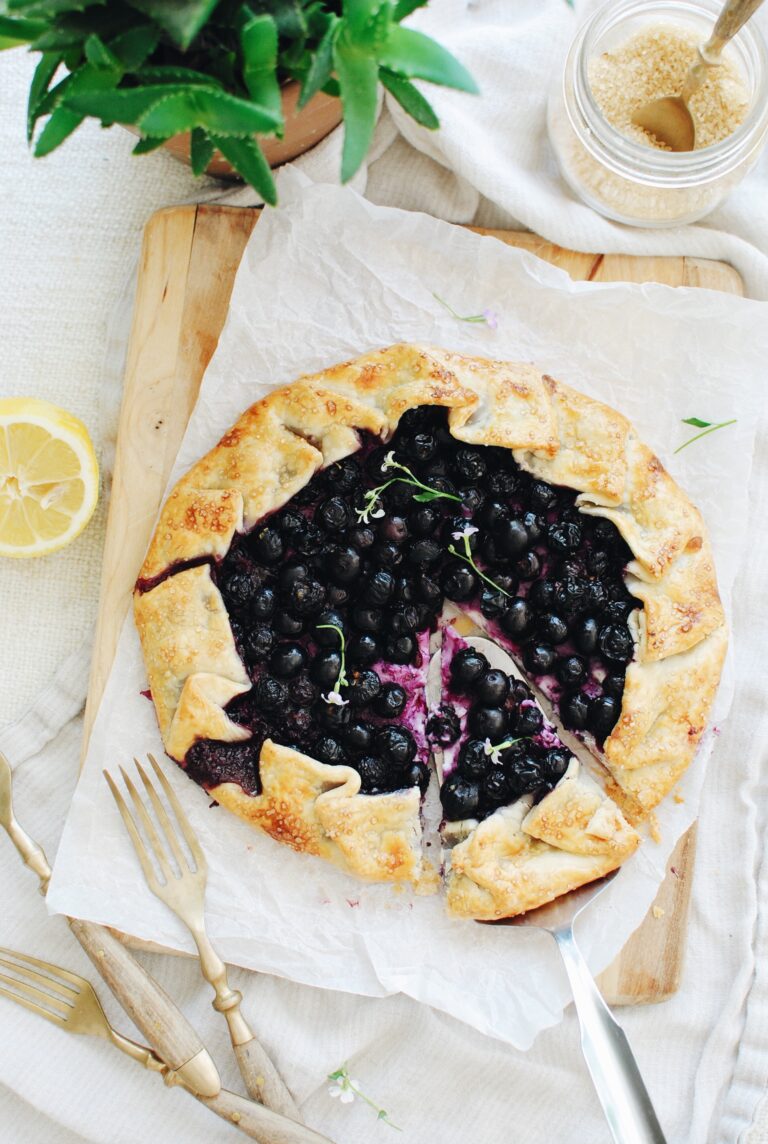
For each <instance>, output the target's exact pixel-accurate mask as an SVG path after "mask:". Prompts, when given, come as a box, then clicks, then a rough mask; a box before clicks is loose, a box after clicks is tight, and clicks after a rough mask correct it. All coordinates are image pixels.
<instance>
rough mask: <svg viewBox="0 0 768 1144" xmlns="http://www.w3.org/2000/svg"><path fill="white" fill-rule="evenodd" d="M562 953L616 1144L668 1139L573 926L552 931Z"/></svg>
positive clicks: (591, 1068)
mask: <svg viewBox="0 0 768 1144" xmlns="http://www.w3.org/2000/svg"><path fill="white" fill-rule="evenodd" d="M551 932H552V933H553V936H554V938H555V941H556V942H557V946H558V949H559V950H560V953H561V954H562V957H563V961H564V962H565V968H566V970H567V971H568V979H569V981H570V983H571V990H572V992H573V999H574V1001H575V1002H576V1013H577V1015H578V1018H579V1025H580V1027H581V1047H582V1050H583V1052H584V1059H585V1060H586V1062H587V1068H588V1069H589V1072H590V1075H591V1077H592V1083H593V1084H594V1086H595V1091H596V1092H597V1095H598V1098H599V1100H600V1103H601V1104H602V1106H603V1112H604V1113H605V1116H606V1119H607V1121H608V1125H609V1127H610V1129H611V1133H612V1135H613V1139H614V1140H615V1142H616V1144H665V1138H664V1133H663V1132H662V1130H661V1125H660V1124H659V1122H658V1120H657V1118H656V1113H655V1112H654V1109H653V1104H652V1103H651V1098H650V1096H649V1095H648V1090H647V1089H646V1087H645V1084H644V1083H643V1078H642V1076H641V1075H640V1070H639V1068H638V1067H637V1061H636V1060H635V1058H634V1056H633V1055H632V1049H631V1048H630V1046H629V1041H628V1040H627V1038H626V1035H625V1033H624V1030H623V1029H622V1027H621V1025H619V1024H618V1023H617V1022H616V1021H615V1020H614V1018H613V1015H612V1014H611V1011H610V1009H609V1008H608V1006H607V1005H606V1003H605V1001H604V1000H603V998H602V997H601V995H600V991H599V990H598V988H597V986H596V985H595V982H594V979H593V977H592V974H591V973H590V971H589V967H588V965H587V963H586V961H585V960H584V958H583V956H582V954H581V951H580V949H579V947H578V946H577V944H576V940H575V938H574V936H573V930H572V928H571V927H570V926H566V927H564V928H563V929H558V930H553V931H551Z"/></svg>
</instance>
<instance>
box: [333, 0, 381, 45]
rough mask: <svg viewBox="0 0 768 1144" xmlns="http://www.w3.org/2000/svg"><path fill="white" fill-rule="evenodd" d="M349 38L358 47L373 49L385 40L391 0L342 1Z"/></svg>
mask: <svg viewBox="0 0 768 1144" xmlns="http://www.w3.org/2000/svg"><path fill="white" fill-rule="evenodd" d="M342 12H343V13H344V23H345V24H346V26H347V28H348V30H349V38H350V40H353V41H354V42H355V43H356V44H358V45H359V46H360V47H363V46H366V47H373V46H374V45H375V44H377V43H379V41H381V42H382V43H383V40H384V39H385V38H386V33H387V29H388V27H389V24H390V21H391V19H392V4H391V0H343V3H342Z"/></svg>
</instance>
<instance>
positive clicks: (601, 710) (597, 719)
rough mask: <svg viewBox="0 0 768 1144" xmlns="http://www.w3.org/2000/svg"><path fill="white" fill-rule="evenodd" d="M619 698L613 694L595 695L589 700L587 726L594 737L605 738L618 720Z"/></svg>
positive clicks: (619, 710)
mask: <svg viewBox="0 0 768 1144" xmlns="http://www.w3.org/2000/svg"><path fill="white" fill-rule="evenodd" d="M620 712H621V699H619V698H617V697H616V696H615V695H596V696H595V697H594V698H593V699H590V701H589V714H588V716H587V727H588V729H589V730H590V731H591V732H592V734H593V735H594V736H595V738H596V739H598V740H600V741H602V740H603V739H607V738H608V736H609V735H610V733H611V731H612V730H613V728H614V727H615V726H616V724H617V722H618V720H619V714H620Z"/></svg>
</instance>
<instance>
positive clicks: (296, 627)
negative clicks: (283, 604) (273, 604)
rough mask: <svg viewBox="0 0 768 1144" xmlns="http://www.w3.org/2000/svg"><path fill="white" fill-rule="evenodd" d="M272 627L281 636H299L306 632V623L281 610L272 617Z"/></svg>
mask: <svg viewBox="0 0 768 1144" xmlns="http://www.w3.org/2000/svg"><path fill="white" fill-rule="evenodd" d="M272 627H273V628H274V629H275V631H276V632H277V633H278V635H281V636H298V635H300V634H301V633H302V632H303V631H304V621H303V620H300V619H299V617H298V616H293V615H291V613H290V612H288V611H286V610H285V609H283V608H281V609H280V611H278V612H275V614H274V616H273V617H272Z"/></svg>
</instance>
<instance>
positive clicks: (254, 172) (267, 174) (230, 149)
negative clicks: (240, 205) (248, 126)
mask: <svg viewBox="0 0 768 1144" xmlns="http://www.w3.org/2000/svg"><path fill="white" fill-rule="evenodd" d="M211 142H212V143H213V145H214V147H218V149H219V150H220V151H221V153H222V155H223V156H224V158H225V159H228V160H229V162H230V163H231V164H232V166H233V167H234V168H235V170H236V171H237V172H238V173H239V174H240V175H242V176H243V178H244V179H245V181H246V183H250V184H251V186H252V187H253V188H254V190H256V191H258V193H259V194H260V195H261V197H262V198H263V199H264V202H265V203H269V205H270V206H272V207H273V206H274V205H275V203H276V202H277V191H276V189H275V182H274V179H273V178H272V171H271V170H270V167H269V163H268V162H267V160H266V159H265V158H264V154H263V152H262V150H261V147H259V145H258V143H257V142H256V140H255V139H231V138H227V137H225V136H223V135H211Z"/></svg>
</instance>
